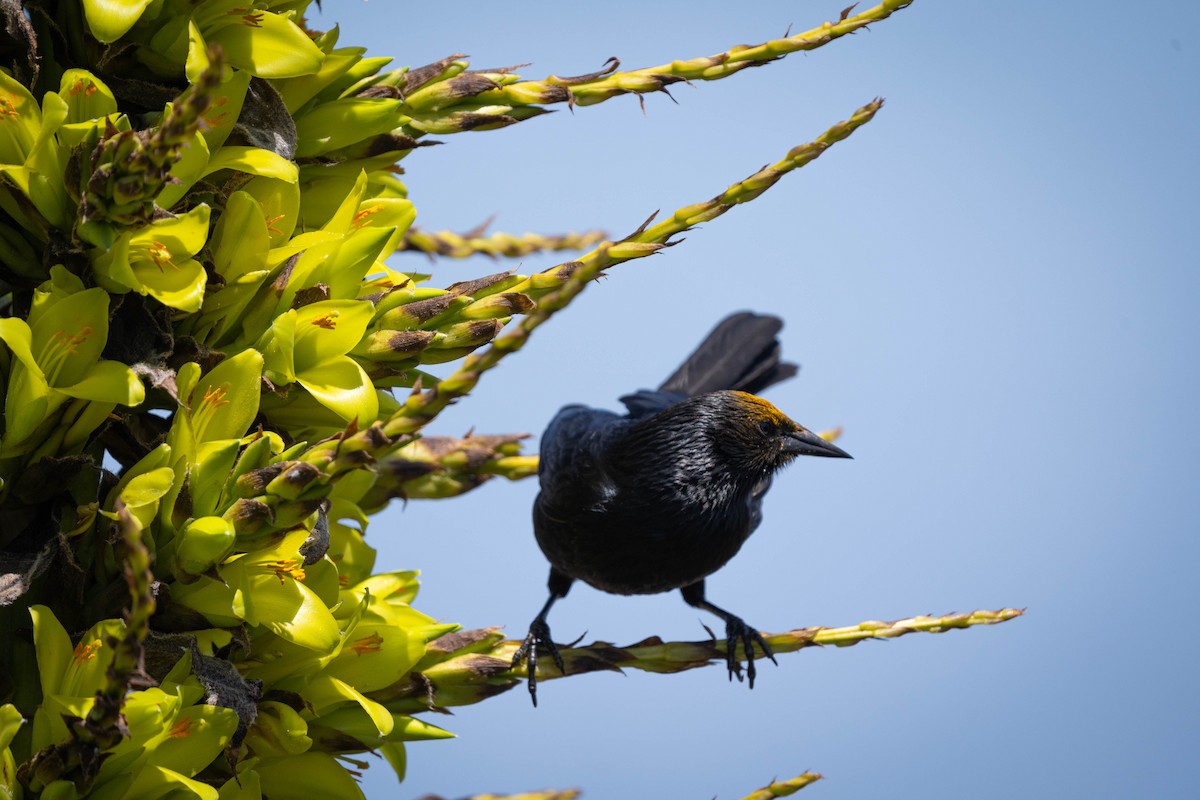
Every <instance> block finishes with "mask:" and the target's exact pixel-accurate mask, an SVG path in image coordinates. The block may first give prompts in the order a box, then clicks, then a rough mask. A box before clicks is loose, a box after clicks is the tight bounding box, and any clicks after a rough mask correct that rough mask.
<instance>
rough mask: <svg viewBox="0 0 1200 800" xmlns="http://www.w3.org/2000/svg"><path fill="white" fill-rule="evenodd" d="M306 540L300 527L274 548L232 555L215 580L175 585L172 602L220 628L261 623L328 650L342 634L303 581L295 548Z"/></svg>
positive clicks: (294, 640)
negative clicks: (196, 612) (199, 614)
mask: <svg viewBox="0 0 1200 800" xmlns="http://www.w3.org/2000/svg"><path fill="white" fill-rule="evenodd" d="M308 536H309V531H308V530H307V529H304V528H300V529H298V530H295V531H292V532H290V533H289V534H287V535H286V536H284V537H283V538H282V539H281V540H279V542H278V543H277V544H276V545H275V546H273V547H268V548H266V549H263V550H258V551H256V552H253V553H245V554H242V555H236V556H233V557H232V558H230V559H228V560H227V561H226V562H225V563H224V564H223V565H221V566H220V567H218V568H217V571H218V572H219V573H220V580H213V579H211V578H201V579H200V580H198V581H196V582H195V583H192V584H187V585H179V584H176V586H175V587H173V590H172V592H171V599H172V601H173V602H177V603H180V604H181V605H184V606H186V607H188V608H191V609H193V610H195V611H198V612H200V613H201V614H204V615H205V617H207V618H208V619H209V620H210V621H211V622H212V623H213V624H214V625H217V626H220V627H236V626H238V625H241V624H242V623H243V622H244V623H247V624H249V625H261V626H262V627H263V628H265V629H266V630H268V631H270V632H271V633H273V634H275V635H276V636H278V637H279V638H281V639H283V640H284V641H286V642H291V643H293V644H296V645H299V646H300V647H303V648H306V649H309V650H314V651H317V652H318V653H329V652H332V651H333V649H334V648H335V647H336V646H337V644H338V642H339V641H340V639H341V633H340V631H339V630H338V623H337V621H336V620H334V618H333V614H332V613H330V611H329V608H328V607H327V606H326V605H325V603H324V602H322V600H321V598H320V597H319V596H318V595H317V593H316V592H314V591H313V590H312V589H311V588H309V586H308V585H307V584H306V583H305V578H306V577H307V575H306V572H305V570H306V567H305V564H304V557H303V556H301V555H300V546H301V545H302V544H304V541H305V540H306V539H307V538H308Z"/></svg>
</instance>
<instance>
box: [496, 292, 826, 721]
mask: <svg viewBox="0 0 1200 800" xmlns="http://www.w3.org/2000/svg"><path fill="white" fill-rule="evenodd" d="M782 326H783V323H782V322H781V321H780V320H779V318H777V317H773V316H767V315H758V314H752V313H749V312H741V313H738V314H733V315H731V316H729V317H727V318H726V319H725V320H723V321H722V322H721V323H720V324H719V325H717V327H716V328H715V329H714V330H713V331H712V333H710V334H709V335H708V337H707V338H706V339H705V340H704V341H703V342H701V343H700V346H699V347H697V348H696V351H695V352H694V353H692V355H690V356H689V357H688V359H687V360H686V361H685V362H684V363H683V365H682V366H680V367H679V369H678V370H676V371H675V374H673V375H672V376H671V377H669V378H667V380H666V381H664V382H663V384H662V386H660V387H659V388H658V389H657V390H654V391H650V390H647V389H642V390H640V391H638V392H635V393H634V394H631V395H627V396H625V397H622V398H620V399H621V402H622V403H624V405H625V407H626V409H627V410H628V413H627V414H625V415H624V416H622V415H619V414H615V413H613V412H611V411H603V410H600V409H595V408H588V407H587V406H583V405H569V406H566V407H565V408H563V409H562V410H561V411H559V412H558V414H557V415H555V417H554V419H553V420H551V422H550V425H549V426H548V427H547V428H546V432H545V433H544V434H542V443H541V457H540V464H539V467H538V481H539V483H540V485H541V491H540V492H539V493H538V496H537V499H536V500H535V501H534V504H533V530H534V533H535V534H536V536H537V541H538V545H539V546H540V547H541V548H542V552H543V553H545V554H546V558H547V559H548V560H549V561H550V565H551V566H550V581H549V586H550V599H549V600H547V601H546V605H545V606H543V607H542V610H541V612H540V613H539V614H538V615H537V617H535V618H534V620H533V624H531V625H530V626H529V635H528V636H526V637H525V640H524V642H523V643H522V644H521V646H520V648H518V650H517V652H516V654H515V655H514V656H513V662H512V663H513V666H514V667H516V666H517V665H518V664H520V662H521V661H522V660H523V659H525V658H526V657H528V659H529V670H528V672H529V694H530V696H531V697H532V699H533V704H534V705H535V706H536V705H537V661H538V649H539V648H544V649H545V650H547V651H548V652H549V653H550V656H551V657H552V658H553V659H554V662H555V664H557V666H558V669H559V671H560V672H564V673H565V671H566V670H565V669H564V666H563V661H562V657H561V656H560V655H559V653H558V648H557V647H556V646H555V644H554V642H553V641H552V640H551V638H550V626H549V625H548V624H547V623H546V615H547V613H549V611H550V607H551V606H552V605H554V602H555V601H556V600H558V599H559V598H561V597H565V596H566V594H567V592H568V591H569V590H570V588H571V584H572V583H573V582H574V581H576V580H581V581H584V582H585V583H588V584H590V585H592V586H594V587H596V588H597V589H600V590H602V591H605V592H611V593H613V594H657V593H659V592H666V591H669V590H671V589H679V590H680V591H681V592H682V594H683V599H684V601H685V602H687V603H688V604H689V605H692V606H695V607H696V608H702V609H704V610H706V611H710V612H712V613H713V614H716V615H717V616H718V617H720V618H721V619H722V620H724V621H725V636H726V642H727V649H726V666H727V667H728V669H729V677H730V680H732V679H733V677H734V675H736V676H737V678H738V680H739V681H740V680H741V679H742V673H741V665H740V664H739V663H738V661H737V659H736V646H737V643H738V642H739V641H740V642H741V643H742V646H743V649H744V650H745V652H746V677H747V678H748V679H749V683H750V688H754V676H755V669H754V644H755V643H757V644H758V646H759V647H761V648H762V651H763V653H764V654H765V655H766V656H767V657H768V658H770V659H771V660H772V661H774V660H775V657H774V655H773V654H772V652H771V648H770V647H768V646H767V643H766V641H765V640H764V639H763V638H762V635H761V634H759V633H758V632H757V631H756V630H755V629H753V628H751V627H750V626H748V625H747V624H746V623H745V622H743V621H742V619H741V618H740V617H738V616H736V615H734V614H731V613H729V612H728V611H725V610H724V609H722V608H719V607H717V606H715V605H713V604H712V603H710V602H708V600H707V599H706V598H705V596H704V579H705V578H706V577H707V576H709V575H711V574H712V573H714V572H716V571H717V570H718V569H720V568H721V567H722V566H724V565H725V562H727V561H729V559H731V558H733V556H734V554H736V553H737V551H738V550H739V549H740V548H741V546H742V543H743V542H745V541H746V539H747V538H748V537H749V536H750V534H751V533H753V532H754V529H755V528H757V527H758V523H759V522H761V521H762V498H763V495H764V494H766V492H767V489H769V488H770V487H771V477H772V475H773V474H774V473H775V472H776V470H778V469H779V468H780V467H782V466H783V465H784V464H787V463H788V462H790V461H791V460H792V459H794V458H795V457H796V456H801V455H808V456H834V457H838V458H850V456H849V455H848V454H847V453H846V452H844V451H843V450H841V449H840V448H838V447H835V446H834V445H832V444H830V443H829V442H826V441H825V440H824V439H822V438H821V437H819V436H817V435H816V434H814V433H812V432H811V431H809V430H807V429H806V428H804V427H802V426H800V425H797V424H796V423H795V422H793V421H792V420H790V419H789V418H788V417H787V416H785V415H784V414H783V412H781V411H780V410H779V409H777V408H776V407H775V406H773V405H772V404H771V403H769V402H767V401H766V400H763V399H762V398H759V397H756V396H755V393H757V392H760V391H762V390H763V389H765V388H767V387H768V386H770V385H772V384H774V383H778V382H779V381H783V380H786V379H787V378H790V377H792V376H793V375H795V374H796V371H797V368H796V365H795V364H789V363H787V362H784V361H781V360H780V347H779V340H778V339H777V338H776V334H777V333H778V332H779V329H780V328H781V327H782Z"/></svg>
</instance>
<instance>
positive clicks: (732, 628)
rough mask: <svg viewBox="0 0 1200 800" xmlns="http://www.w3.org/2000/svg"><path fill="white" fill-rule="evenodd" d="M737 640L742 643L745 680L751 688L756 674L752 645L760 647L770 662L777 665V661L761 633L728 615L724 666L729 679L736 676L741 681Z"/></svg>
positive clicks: (739, 619) (738, 618) (737, 618)
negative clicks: (744, 658)
mask: <svg viewBox="0 0 1200 800" xmlns="http://www.w3.org/2000/svg"><path fill="white" fill-rule="evenodd" d="M738 642H741V643H742V649H743V650H745V652H746V680H747V682H748V683H749V684H750V688H751V689H753V688H754V677H755V676H756V675H757V674H758V671H757V670H756V669H755V668H754V645H756V644H757V645H758V646H759V647H760V648H762V652H763V655H765V656H766V657H767V658H769V659H771V663H772V664H775V665H777V666H778V664H779V662H778V661H776V660H775V653H773V652H772V651H771V646H770V645H769V644H767V640H766V639H764V638H763V637H762V634H761V633H759V632H758V631H756V630H754V629H753V628H751V627H750V626H749V625H747V624H746V623H745V622H744V621H743V620H742V619H741V618H740V617H730V618H729V619H727V620H726V621H725V666H726V668H727V669H728V670H729V680H733V679H734V676H736V677H737V679H738V682H739V683H741V681H742V665H741V662H739V661H738V658H737V646H738Z"/></svg>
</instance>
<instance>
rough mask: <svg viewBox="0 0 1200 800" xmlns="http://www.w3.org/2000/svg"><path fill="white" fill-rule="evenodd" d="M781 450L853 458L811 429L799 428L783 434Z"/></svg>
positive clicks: (799, 454)
mask: <svg viewBox="0 0 1200 800" xmlns="http://www.w3.org/2000/svg"><path fill="white" fill-rule="evenodd" d="M783 452H785V453H789V454H791V455H797V456H828V457H830V458H854V456H852V455H850V454H849V453H847V452H846V451H845V450H843V449H842V448H840V447H838V446H837V445H835V444H832V443H830V442H827V441H825V440H824V439H822V438H821V437H820V436H817V435H816V434H815V433H813V432H812V431H808V430H805V429H804V428H801V429H800V430H798V431H791V432H789V433H785V434H784V435H783Z"/></svg>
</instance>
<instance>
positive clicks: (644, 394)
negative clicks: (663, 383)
mask: <svg viewBox="0 0 1200 800" xmlns="http://www.w3.org/2000/svg"><path fill="white" fill-rule="evenodd" d="M687 398H688V396H687V395H686V394H684V393H683V392H664V391H662V390H661V389H638V390H637V391H636V392H634V393H633V394H627V395H624V396H623V397H621V398H620V400H621V402H622V403H624V404H625V408H627V409H629V417H630V419H639V418H641V417H649V416H653V415H654V414H657V413H658V412H660V411H666V410H667V409H668V408H670V407H671V406H673V405H675V404H676V403H680V402H683V401H684V400H687Z"/></svg>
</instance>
